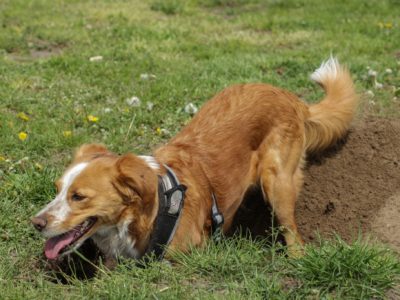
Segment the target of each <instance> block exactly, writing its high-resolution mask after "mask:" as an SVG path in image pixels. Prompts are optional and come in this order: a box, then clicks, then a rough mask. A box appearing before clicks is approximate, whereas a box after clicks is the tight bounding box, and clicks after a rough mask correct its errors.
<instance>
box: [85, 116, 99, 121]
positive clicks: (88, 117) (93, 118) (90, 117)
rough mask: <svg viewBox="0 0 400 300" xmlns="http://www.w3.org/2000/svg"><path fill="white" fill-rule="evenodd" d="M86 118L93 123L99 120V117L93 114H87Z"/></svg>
mask: <svg viewBox="0 0 400 300" xmlns="http://www.w3.org/2000/svg"><path fill="white" fill-rule="evenodd" d="M87 119H88V121H89V122H93V123H96V122H98V121H99V118H98V117H95V116H93V115H88V116H87Z"/></svg>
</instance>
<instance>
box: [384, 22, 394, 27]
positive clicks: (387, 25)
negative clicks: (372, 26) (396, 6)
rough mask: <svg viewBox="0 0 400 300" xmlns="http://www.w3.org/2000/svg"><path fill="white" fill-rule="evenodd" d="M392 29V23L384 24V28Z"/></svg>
mask: <svg viewBox="0 0 400 300" xmlns="http://www.w3.org/2000/svg"><path fill="white" fill-rule="evenodd" d="M392 27H393V24H392V22H388V23H385V28H387V29H392Z"/></svg>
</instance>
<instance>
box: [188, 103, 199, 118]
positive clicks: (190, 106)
mask: <svg viewBox="0 0 400 300" xmlns="http://www.w3.org/2000/svg"><path fill="white" fill-rule="evenodd" d="M197 111H198V109H197V107H196V105H194V104H193V103H192V102H190V103H188V104H187V105H186V106H185V113H187V114H189V115H192V116H193V115H194V114H195V113H197Z"/></svg>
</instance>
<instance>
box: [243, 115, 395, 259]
mask: <svg viewBox="0 0 400 300" xmlns="http://www.w3.org/2000/svg"><path fill="white" fill-rule="evenodd" d="M304 173H305V182H304V187H303V190H302V192H301V195H300V197H299V199H298V201H297V207H296V219H297V224H298V227H299V230H300V232H301V234H302V236H303V238H304V239H305V241H307V242H311V241H313V240H315V239H316V235H317V232H319V234H320V235H321V236H322V237H329V236H331V235H332V234H333V233H334V232H335V233H337V234H339V235H340V236H341V237H342V238H343V239H345V240H347V241H351V240H353V239H354V238H355V237H357V235H358V233H359V232H361V233H362V234H363V235H367V234H371V235H372V236H375V237H377V238H379V239H380V240H381V241H382V242H385V243H388V244H389V245H390V246H391V247H392V248H393V249H395V250H397V251H399V252H400V120H389V119H383V118H371V117H370V118H367V119H365V120H361V121H358V122H356V123H355V124H354V127H353V128H352V129H351V130H350V132H349V134H348V136H347V137H346V139H345V140H344V141H343V142H341V143H339V144H338V145H337V146H336V147H335V148H333V149H329V150H328V151H326V152H325V153H323V154H321V155H320V156H318V157H312V158H310V159H309V164H308V166H307V168H306V170H305V172H304ZM267 209H268V208H267V207H266V206H265V205H264V204H263V201H262V198H261V194H260V193H259V192H257V191H252V192H250V193H249V195H248V196H247V197H246V201H245V203H244V205H242V207H241V209H240V211H239V212H238V214H237V217H236V224H242V225H243V224H245V227H247V228H248V229H249V230H250V231H251V232H252V233H253V234H255V235H265V232H267V234H268V232H269V226H270V224H271V220H270V219H269V218H268V217H267V215H268V214H267V213H266V214H264V213H261V212H263V211H265V212H266V211H267Z"/></svg>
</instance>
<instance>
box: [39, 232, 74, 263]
mask: <svg viewBox="0 0 400 300" xmlns="http://www.w3.org/2000/svg"><path fill="white" fill-rule="evenodd" d="M73 240H74V231H73V230H71V231H68V232H66V233H64V234H62V235H58V236H55V237H52V238H51V239H48V240H47V241H46V244H45V246H44V254H45V255H46V257H47V258H48V259H56V258H57V256H58V254H59V253H60V251H61V250H62V249H63V248H64V247H65V246H68V245H69V244H70V243H71V242H72V241H73Z"/></svg>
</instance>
